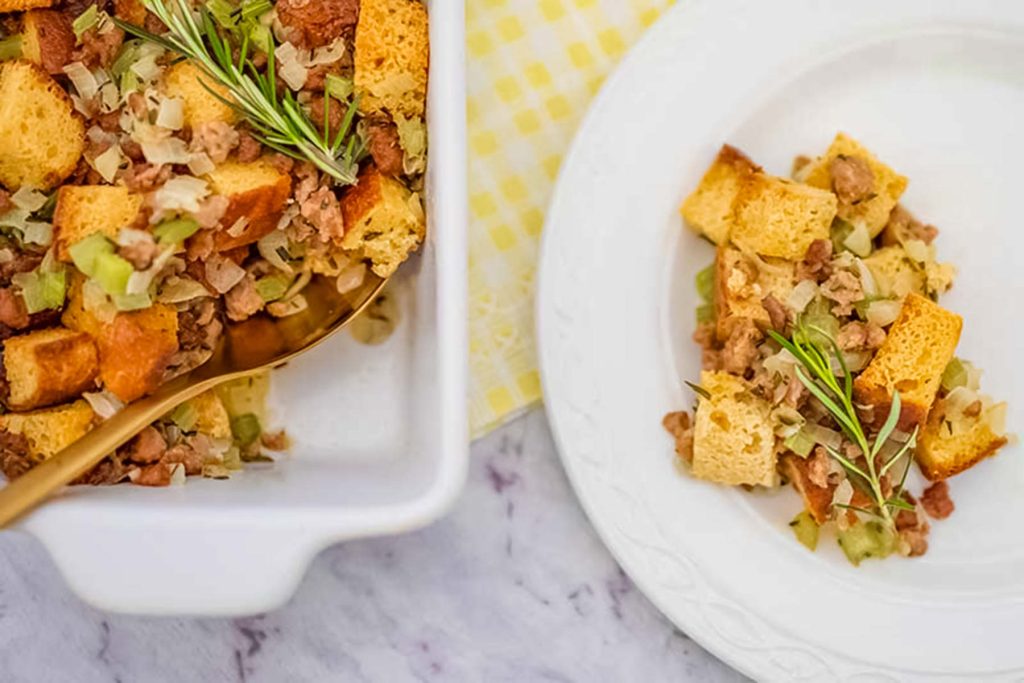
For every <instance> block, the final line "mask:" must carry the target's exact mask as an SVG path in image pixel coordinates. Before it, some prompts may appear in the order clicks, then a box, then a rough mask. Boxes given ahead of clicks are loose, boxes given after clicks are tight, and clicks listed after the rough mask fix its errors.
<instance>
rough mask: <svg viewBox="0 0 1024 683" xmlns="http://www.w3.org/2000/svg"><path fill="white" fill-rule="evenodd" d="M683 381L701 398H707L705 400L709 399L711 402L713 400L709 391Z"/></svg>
mask: <svg viewBox="0 0 1024 683" xmlns="http://www.w3.org/2000/svg"><path fill="white" fill-rule="evenodd" d="M683 381H684V382H685V383H686V386H688V387H690V388H691V389H693V392H694V393H695V394H697V395H698V396H701V397H703V398H705V399H707V400H709V401H710V400H711V392H710V391H708V390H707V389H705V388H704V387H702V386H701V385H699V384H694V383H693V382H690V381H688V380H683Z"/></svg>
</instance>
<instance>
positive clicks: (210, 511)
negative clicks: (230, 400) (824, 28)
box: [22, 0, 468, 615]
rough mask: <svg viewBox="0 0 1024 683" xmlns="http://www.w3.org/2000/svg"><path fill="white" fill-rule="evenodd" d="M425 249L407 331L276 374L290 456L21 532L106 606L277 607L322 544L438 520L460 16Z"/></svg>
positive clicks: (443, 483)
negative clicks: (228, 476)
mask: <svg viewBox="0 0 1024 683" xmlns="http://www.w3.org/2000/svg"><path fill="white" fill-rule="evenodd" d="M428 5H429V6H430V15H431V22H430V32H431V55H430V92H429V94H428V114H427V127H428V132H429V136H430V146H431V147H430V164H429V169H428V171H427V189H426V192H427V216H428V233H429V234H428V238H427V243H426V244H425V245H424V247H423V249H422V250H421V253H420V254H419V255H418V256H417V257H415V258H414V260H412V261H410V262H409V263H408V264H406V265H405V266H403V268H402V270H401V272H400V275H399V276H398V282H397V283H395V284H397V285H398V286H397V295H398V299H399V302H400V304H401V307H402V322H401V323H400V324H399V326H398V328H397V330H396V332H395V334H394V335H393V336H392V337H391V338H390V339H388V341H387V342H386V343H385V344H383V345H381V346H375V347H367V346H362V345H360V344H357V343H355V342H354V341H353V340H352V339H351V338H350V337H349V335H348V334H346V333H344V332H342V333H340V334H338V335H336V336H335V337H332V338H331V339H330V340H328V341H327V342H325V343H324V344H322V345H320V346H319V347H317V348H316V349H314V350H313V351H311V352H310V353H309V354H307V355H304V356H303V357H302V358H300V359H298V360H297V361H295V362H293V363H290V364H289V365H288V366H287V367H286V368H284V369H282V370H279V371H276V372H275V373H274V375H273V379H272V396H271V405H272V407H273V408H274V413H275V417H276V422H278V423H279V424H281V425H282V426H284V427H286V428H287V430H288V433H289V435H290V437H291V439H292V441H293V448H292V453H291V456H290V457H286V458H284V459H282V460H280V461H279V462H278V463H277V464H275V465H274V466H273V467H270V468H256V467H253V468H249V469H247V470H246V471H244V472H242V473H240V474H238V475H237V476H234V477H232V479H231V480H230V481H213V480H195V479H190V480H189V482H188V483H187V484H186V485H185V486H180V487H168V488H166V489H145V488H142V487H132V486H114V487H99V488H95V489H89V488H85V487H77V488H74V489H72V490H70V491H69V492H68V493H67V494H66V495H64V496H62V497H61V499H60V500H57V501H54V502H52V503H49V504H47V505H46V506H44V507H43V508H41V509H40V510H38V511H37V512H35V513H34V514H32V515H31V516H30V517H28V518H27V519H26V520H25V522H24V524H23V525H22V528H24V529H26V530H27V531H29V532H30V533H32V534H34V535H35V536H37V537H38V538H39V539H40V540H41V541H42V542H43V544H44V545H45V546H46V547H47V549H48V550H49V551H50V553H51V555H52V556H53V559H54V561H55V562H56V563H57V566H58V567H59V568H60V570H61V572H62V573H63V574H64V576H65V577H66V578H67V581H68V583H69V584H70V585H71V587H72V588H73V589H74V590H75V591H76V592H77V593H78V594H79V595H80V596H82V597H83V598H84V599H86V600H88V601H89V602H91V603H93V604H95V605H97V606H99V607H102V608H105V609H111V610H117V611H122V612H135V613H146V614H202V615H225V614H227V615H236V614H249V613H254V612H259V611H264V610H268V609H271V608H273V607H276V606H278V605H280V604H281V603H282V602H284V601H285V600H286V599H287V598H288V597H289V596H290V595H291V594H292V592H293V591H294V590H295V587H296V585H297V584H298V582H299V580H300V579H301V578H302V575H303V574H304V573H305V570H306V567H307V566H308V564H309V562H310V561H311V559H312V558H313V556H314V555H315V554H316V553H317V552H319V551H320V550H321V549H322V548H324V547H326V546H327V545H330V544H331V543H335V542H338V541H342V540H346V539H350V538H356V537H359V536H368V535H377V534H388V533H398V532H401V531H407V530H409V529H414V528H417V527H420V526H423V525H425V524H427V523H429V522H430V521H432V520H434V519H435V518H437V517H438V516H439V515H440V514H442V513H443V512H444V511H445V510H446V509H447V507H448V505H449V504H450V503H451V502H452V501H453V500H454V499H455V496H456V495H458V493H459V491H460V490H461V487H462V483H463V481H464V479H465V471H466V460H467V455H468V453H467V439H466V434H467V426H466V403H465V396H466V348H467V341H466V195H465V193H466V176H465V168H466V166H465V106H464V103H465V72H464V63H465V60H464V54H463V44H464V40H463V31H464V29H463V27H464V25H465V22H464V19H463V6H462V3H461V2H459V1H457V0H435V1H433V2H430V1H429V0H428Z"/></svg>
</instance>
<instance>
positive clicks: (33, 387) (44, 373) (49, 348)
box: [3, 327, 99, 410]
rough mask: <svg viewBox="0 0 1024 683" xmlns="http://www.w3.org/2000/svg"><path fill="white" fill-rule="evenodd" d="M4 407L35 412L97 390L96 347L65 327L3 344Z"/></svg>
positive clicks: (24, 336) (86, 335) (14, 338)
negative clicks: (85, 392) (5, 392)
mask: <svg viewBox="0 0 1024 683" xmlns="http://www.w3.org/2000/svg"><path fill="white" fill-rule="evenodd" d="M3 366H4V373H5V376H6V378H7V396H6V400H5V403H6V405H7V407H8V408H9V409H11V410H32V409H35V408H41V407H43V406H48V405H52V404H54V403H60V402H62V401H66V400H68V399H71V398H75V397H77V396H78V395H80V394H81V393H82V392H83V391H91V390H93V389H94V388H95V385H96V377H97V375H98V373H99V367H98V358H97V353H96V345H95V344H94V343H93V340H92V338H91V337H90V336H89V335H88V334H85V333H83V332H76V331H74V330H69V329H66V328H62V327H56V328H51V329H45V330H38V331H35V332H30V333H28V334H23V335H20V336H17V337H12V338H10V339H8V340H7V341H5V342H4V344H3Z"/></svg>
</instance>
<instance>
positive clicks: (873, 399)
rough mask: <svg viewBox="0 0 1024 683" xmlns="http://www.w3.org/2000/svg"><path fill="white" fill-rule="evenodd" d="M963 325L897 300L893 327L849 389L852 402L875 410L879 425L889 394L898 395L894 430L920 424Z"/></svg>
mask: <svg viewBox="0 0 1024 683" xmlns="http://www.w3.org/2000/svg"><path fill="white" fill-rule="evenodd" d="M962 326H963V319H962V318H961V317H960V316H958V315H957V314H956V313H952V312H950V311H947V310H946V309H944V308H942V307H941V306H939V305H938V304H936V303H934V302H932V301H931V300H929V299H926V298H925V297H923V296H921V295H919V294H914V293H911V294H908V295H907V297H906V298H905V299H904V300H903V308H902V309H901V310H900V314H899V317H898V318H896V322H894V323H893V324H892V327H891V328H889V334H888V336H887V337H886V338H885V342H884V343H883V344H882V348H880V349H879V350H878V353H876V354H875V357H874V358H873V359H872V360H871V363H869V364H868V366H867V367H866V368H864V372H862V373H861V374H860V375H859V376H858V377H857V379H856V380H854V383H853V391H854V395H855V397H856V399H857V402H858V403H860V404H863V405H869V406H874V407H875V420H876V421H877V422H879V423H881V422H884V420H885V418H886V416H887V415H888V411H889V407H890V406H891V405H892V395H893V392H895V391H899V392H900V401H901V405H902V410H901V412H900V421H899V426H900V429H903V430H909V429H910V428H912V427H913V426H914V425H919V424H921V423H922V422H924V420H925V418H926V417H927V416H928V411H929V410H930V409H931V406H932V403H933V402H934V401H935V394H936V392H937V391H938V389H939V384H940V382H941V381H942V373H943V371H944V370H945V369H946V365H947V364H949V361H950V360H952V358H953V354H954V352H955V351H956V345H957V343H958V342H959V341H960V329H961V327H962Z"/></svg>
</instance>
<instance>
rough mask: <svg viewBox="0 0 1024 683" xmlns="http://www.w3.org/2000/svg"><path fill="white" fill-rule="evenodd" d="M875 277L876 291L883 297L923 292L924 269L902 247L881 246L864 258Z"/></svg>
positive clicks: (865, 263)
mask: <svg viewBox="0 0 1024 683" xmlns="http://www.w3.org/2000/svg"><path fill="white" fill-rule="evenodd" d="M864 265H866V266H867V267H868V270H870V271H871V274H872V275H874V277H875V284H876V285H878V292H879V294H881V295H882V296H885V297H895V298H898V299H902V298H903V297H905V296H906V295H907V294H910V293H911V292H915V293H917V294H924V293H925V271H923V270H922V269H921V267H920V266H919V265H917V264H916V263H915V262H914V261H913V260H912V259H911V258H910V257H909V256H907V252H906V251H904V249H903V247H899V246H894V247H882V248H881V249H877V250H875V251H874V252H872V253H871V255H870V256H868V257H867V258H865V259H864Z"/></svg>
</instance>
